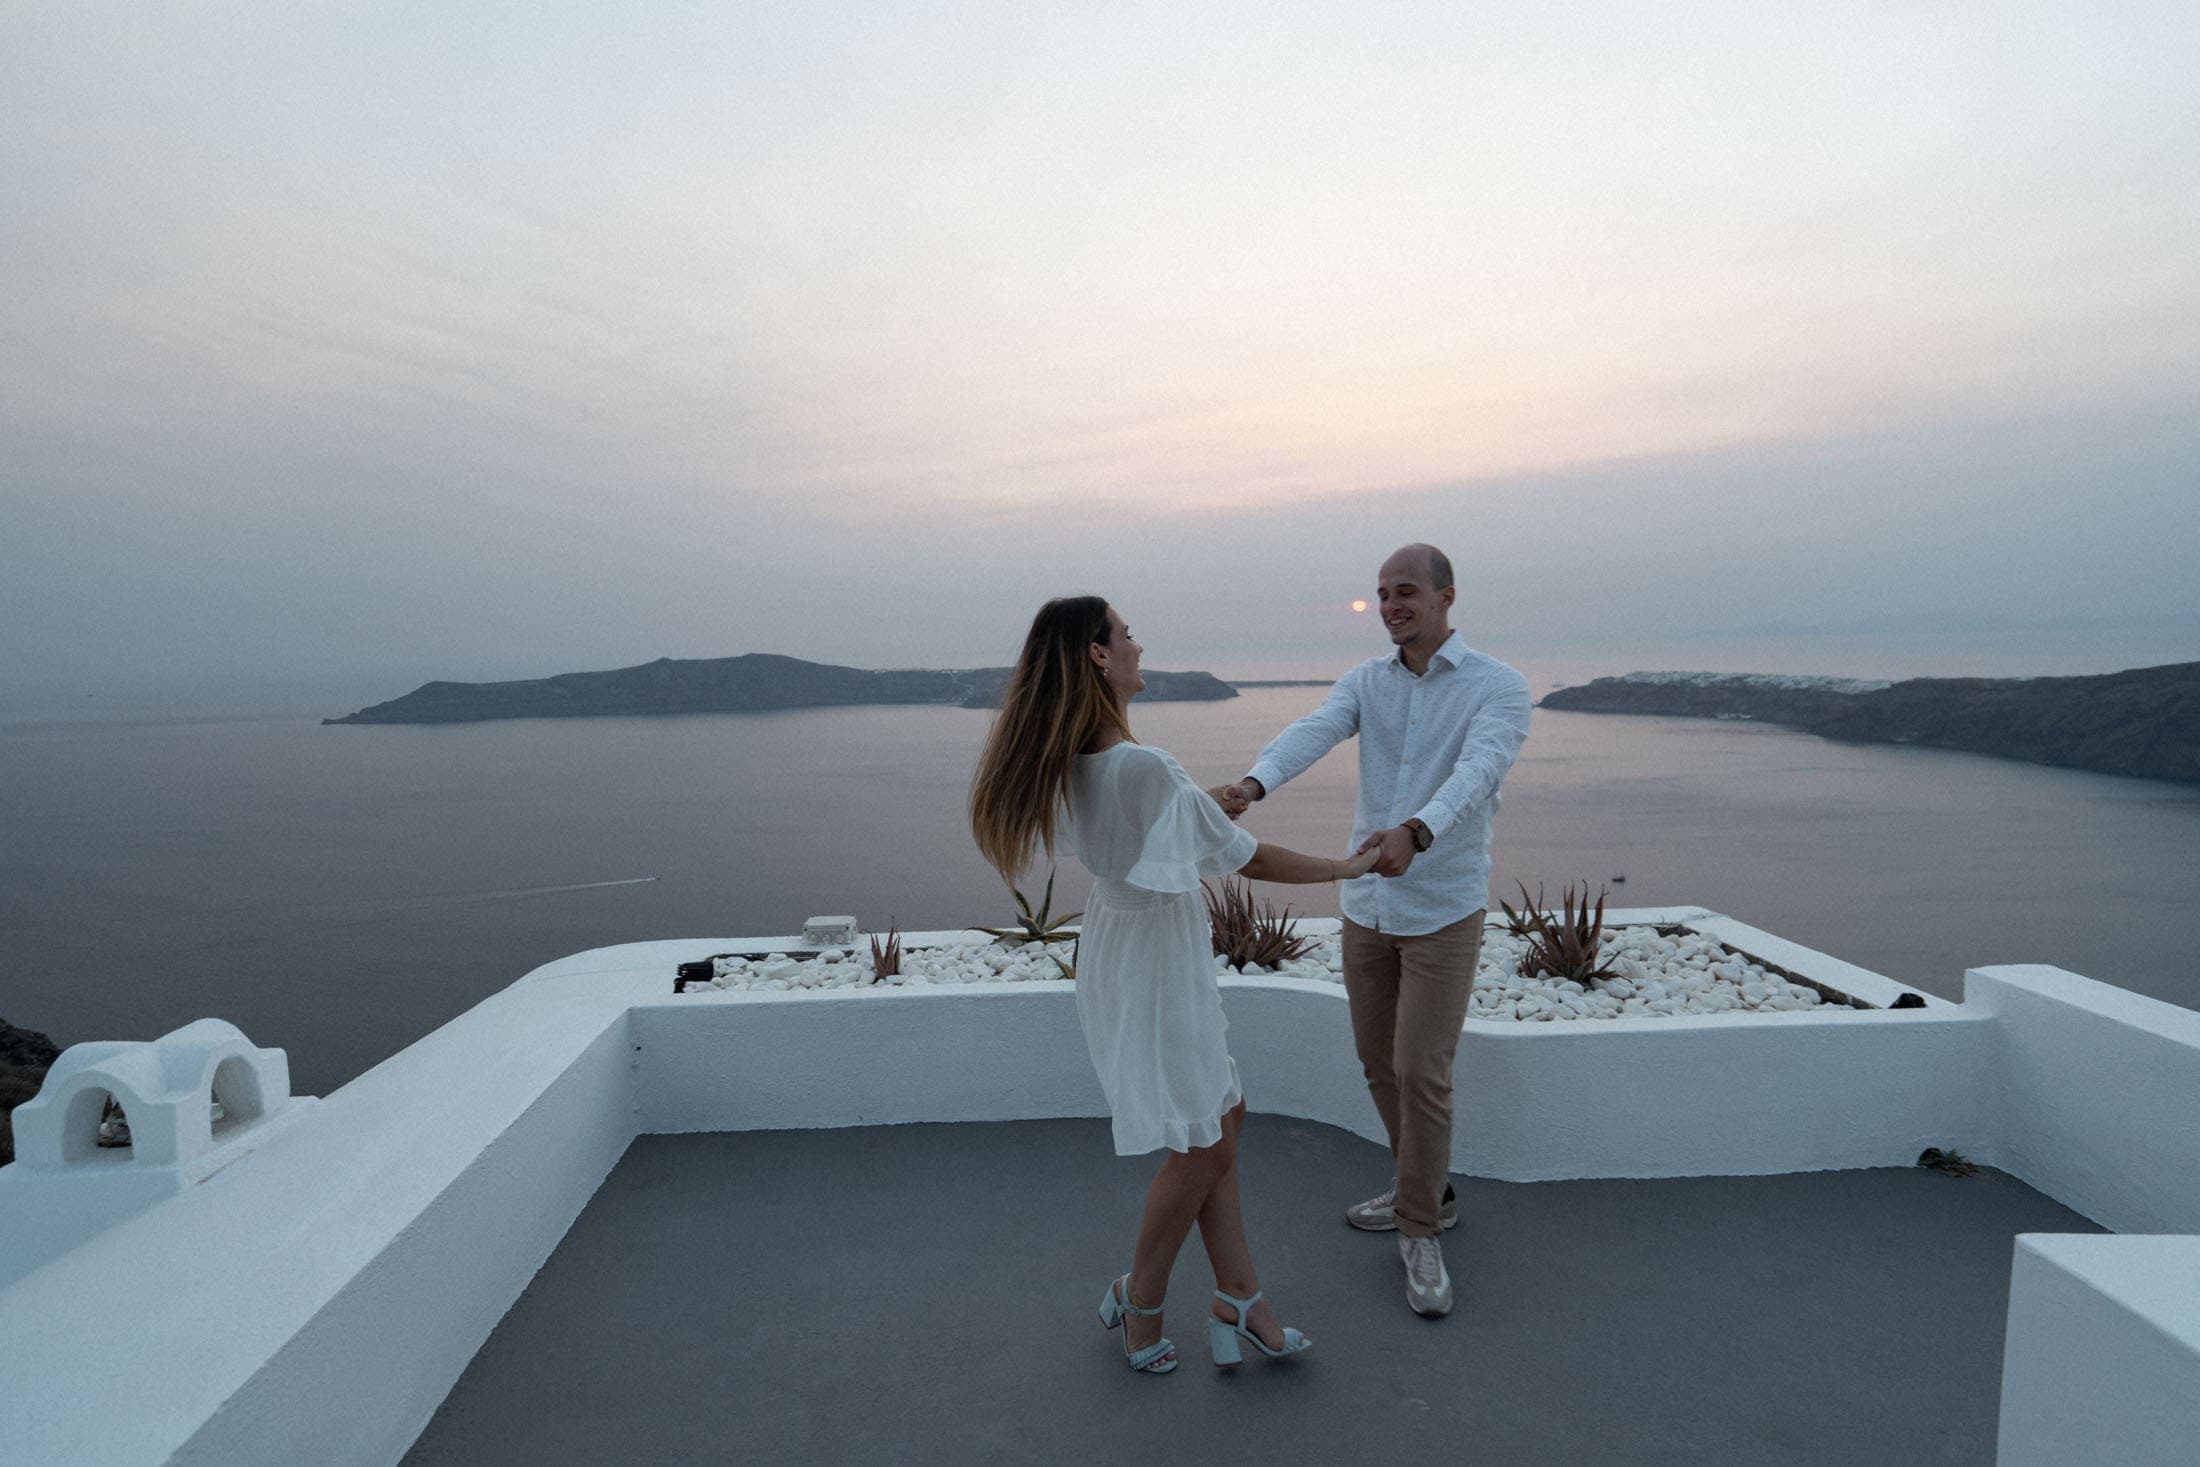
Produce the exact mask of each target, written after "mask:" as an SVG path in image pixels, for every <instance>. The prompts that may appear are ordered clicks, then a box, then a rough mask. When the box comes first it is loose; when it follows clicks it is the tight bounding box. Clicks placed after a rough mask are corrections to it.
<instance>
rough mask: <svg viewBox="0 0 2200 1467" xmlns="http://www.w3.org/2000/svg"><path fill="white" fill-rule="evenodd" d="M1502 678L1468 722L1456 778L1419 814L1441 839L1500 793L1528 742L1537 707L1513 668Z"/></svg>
mask: <svg viewBox="0 0 2200 1467" xmlns="http://www.w3.org/2000/svg"><path fill="white" fill-rule="evenodd" d="M1498 676H1499V678H1500V681H1499V682H1498V683H1497V685H1496V686H1495V687H1493V688H1492V689H1491V690H1490V695H1489V696H1488V697H1487V698H1485V699H1483V700H1482V705H1481V706H1480V707H1479V708H1477V709H1475V710H1474V716H1473V717H1472V718H1471V719H1469V720H1468V723H1467V738H1466V743H1465V746H1464V747H1463V748H1461V749H1460V751H1459V763H1458V765H1457V766H1456V767H1455V768H1453V770H1452V772H1451V777H1450V778H1448V779H1446V780H1445V781H1444V782H1443V784H1442V785H1440V786H1439V787H1438V788H1437V791H1436V793H1435V794H1434V795H1433V796H1431V797H1430V799H1429V802H1428V803H1427V804H1426V805H1423V806H1422V807H1421V808H1420V809H1418V810H1416V811H1415V812H1414V814H1415V815H1416V816H1417V817H1418V818H1419V819H1420V821H1421V823H1422V824H1423V825H1426V826H1427V827H1428V828H1429V833H1430V834H1431V835H1442V834H1443V833H1444V832H1445V831H1447V830H1449V829H1451V827H1452V826H1454V825H1456V824H1457V823H1458V821H1459V817H1460V816H1462V815H1464V814H1466V813H1467V811H1469V810H1471V809H1473V808H1474V807H1475V806H1476V805H1479V804H1481V803H1482V802H1483V801H1484V800H1487V799H1488V798H1490V796H1492V795H1494V794H1496V793H1497V786H1498V782H1499V781H1501V780H1503V779H1504V777H1505V771H1506V770H1508V769H1510V768H1512V766H1513V761H1514V760H1515V759H1517V758H1519V757H1520V746H1521V745H1522V744H1523V743H1525V742H1526V741H1527V738H1528V711H1529V709H1531V708H1532V707H1533V706H1534V703H1535V700H1534V699H1533V698H1531V697H1530V696H1529V694H1528V680H1527V679H1526V678H1524V677H1522V676H1521V675H1520V674H1519V673H1517V672H1515V671H1513V670H1512V669H1511V668H1509V667H1508V668H1506V669H1504V671H1503V672H1502V673H1500V674H1498Z"/></svg>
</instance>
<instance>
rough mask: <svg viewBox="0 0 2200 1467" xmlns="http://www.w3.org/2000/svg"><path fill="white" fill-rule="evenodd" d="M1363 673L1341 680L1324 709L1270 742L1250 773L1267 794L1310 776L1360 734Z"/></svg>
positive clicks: (1325, 703)
mask: <svg viewBox="0 0 2200 1467" xmlns="http://www.w3.org/2000/svg"><path fill="white" fill-rule="evenodd" d="M1361 675H1362V674H1361V670H1360V669H1359V668H1354V669H1353V670H1352V671H1350V672H1348V673H1346V674H1345V675H1344V676H1343V677H1341V678H1339V679H1337V685H1336V686H1335V687H1333V688H1331V689H1330V690H1329V696H1328V697H1326V698H1324V699H1322V706H1321V707H1319V708H1317V709H1315V710H1314V711H1313V712H1312V713H1309V714H1307V715H1306V716H1305V717H1304V718H1302V719H1300V720H1299V721H1298V722H1296V723H1294V724H1292V725H1291V726H1290V727H1289V728H1286V729H1285V730H1284V731H1283V732H1282V733H1280V734H1277V735H1276V736H1275V737H1274V738H1272V739H1270V740H1269V741H1268V747H1267V748H1265V749H1262V750H1261V751H1260V757H1259V758H1258V759H1256V760H1254V761H1253V767H1252V768H1251V769H1248V770H1247V771H1245V772H1246V774H1247V775H1249V776H1250V777H1252V778H1254V779H1257V780H1259V781H1260V787H1261V790H1262V792H1263V793H1265V794H1271V795H1272V794H1274V793H1275V792H1276V791H1277V790H1279V789H1281V788H1282V787H1283V786H1284V785H1285V784H1286V783H1288V782H1289V781H1291V780H1293V779H1296V778H1298V777H1299V776H1300V775H1302V774H1304V773H1306V771H1307V770H1308V769H1311V768H1312V767H1313V765H1314V761H1315V760H1317V759H1319V758H1321V756H1322V755H1324V754H1326V753H1328V752H1329V751H1330V750H1331V749H1334V748H1336V747H1337V745H1339V744H1341V743H1343V742H1344V741H1345V740H1346V739H1349V738H1351V737H1352V736H1353V735H1354V734H1356V733H1358V732H1359V731H1360V688H1359V680H1360V677H1361Z"/></svg>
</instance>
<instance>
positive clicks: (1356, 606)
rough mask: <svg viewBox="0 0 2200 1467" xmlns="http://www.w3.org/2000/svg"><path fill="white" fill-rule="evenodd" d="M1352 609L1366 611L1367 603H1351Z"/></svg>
mask: <svg viewBox="0 0 2200 1467" xmlns="http://www.w3.org/2000/svg"><path fill="white" fill-rule="evenodd" d="M1352 609H1353V610H1354V611H1365V610H1367V603H1366V602H1365V601H1355V602H1353V603H1352Z"/></svg>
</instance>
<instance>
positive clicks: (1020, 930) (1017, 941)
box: [978, 866, 1085, 947]
mask: <svg viewBox="0 0 2200 1467" xmlns="http://www.w3.org/2000/svg"><path fill="white" fill-rule="evenodd" d="M1053 907H1054V868H1053V867H1051V866H1050V867H1048V868H1047V889H1046V893H1045V894H1044V895H1043V896H1041V897H1040V898H1039V910H1038V911H1036V912H1034V911H1032V909H1031V903H1030V902H1029V901H1027V900H1026V899H1025V897H1024V894H1023V891H1022V889H1021V888H1017V889H1016V911H1017V913H1018V915H1017V919H1016V925H1015V926H1014V927H980V928H979V929H978V931H980V932H984V933H989V934H991V935H992V936H994V937H996V938H998V939H1000V940H1001V941H1002V942H1005V943H1007V944H1008V945H1009V946H1010V947H1021V946H1023V945H1024V944H1025V943H1027V942H1060V941H1062V940H1063V939H1064V938H1066V937H1068V936H1069V935H1070V934H1069V932H1068V930H1067V929H1068V927H1069V924H1070V923H1072V922H1075V921H1076V920H1077V919H1078V918H1079V917H1082V916H1084V915H1085V914H1084V913H1083V912H1071V913H1068V914H1067V915H1065V916H1061V917H1056V916H1053V915H1052V911H1053Z"/></svg>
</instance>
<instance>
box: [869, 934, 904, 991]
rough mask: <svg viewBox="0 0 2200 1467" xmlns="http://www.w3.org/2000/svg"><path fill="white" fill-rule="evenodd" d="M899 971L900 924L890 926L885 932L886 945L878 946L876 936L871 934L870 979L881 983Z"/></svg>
mask: <svg viewBox="0 0 2200 1467" xmlns="http://www.w3.org/2000/svg"><path fill="white" fill-rule="evenodd" d="M900 971H901V923H899V922H895V923H893V924H891V925H890V926H889V927H888V929H887V932H886V943H885V945H884V946H883V947H882V946H880V945H879V940H878V934H877V933H875V932H874V933H872V934H871V977H872V979H873V980H874V981H879V982H883V981H884V980H886V979H888V978H891V977H893V976H894V975H895V974H896V973H899V972H900Z"/></svg>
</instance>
